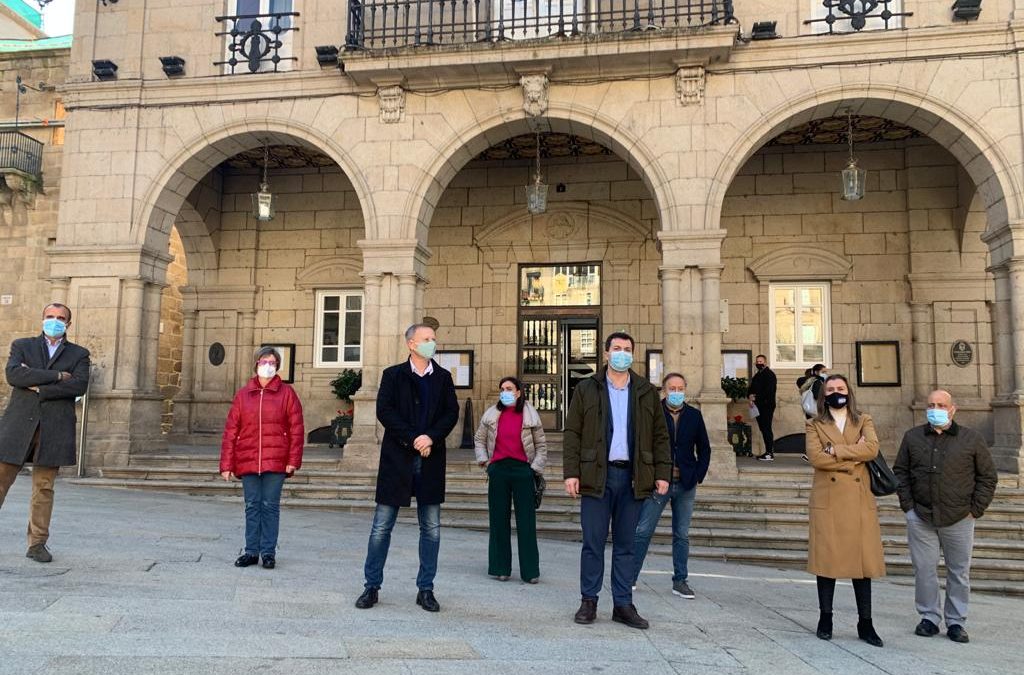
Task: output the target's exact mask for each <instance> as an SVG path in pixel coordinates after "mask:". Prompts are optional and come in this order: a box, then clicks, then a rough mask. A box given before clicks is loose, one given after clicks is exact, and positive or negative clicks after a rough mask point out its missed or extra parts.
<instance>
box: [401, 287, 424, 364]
mask: <svg viewBox="0 0 1024 675" xmlns="http://www.w3.org/2000/svg"><path fill="white" fill-rule="evenodd" d="M396 277H397V279H398V329H399V331H400V332H401V333H402V334H401V335H399V336H398V338H397V340H398V343H397V351H396V352H395V356H396V358H401V357H402V355H403V354H402V352H403V351H404V349H405V335H404V331H405V329H406V328H408V327H409V326H411V325H412V324H414V323H416V321H417V318H418V317H417V316H416V287H417V286H418V282H419V279H418V278H417V276H416V275H415V274H398V275H396Z"/></svg>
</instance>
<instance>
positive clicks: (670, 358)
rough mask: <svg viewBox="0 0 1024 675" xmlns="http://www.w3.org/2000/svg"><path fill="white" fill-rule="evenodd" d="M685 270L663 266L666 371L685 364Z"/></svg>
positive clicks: (662, 293) (663, 327)
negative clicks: (683, 323) (683, 299)
mask: <svg viewBox="0 0 1024 675" xmlns="http://www.w3.org/2000/svg"><path fill="white" fill-rule="evenodd" d="M682 279H683V270H682V269H679V268H674V267H662V268H661V317H662V323H663V326H662V329H661V332H662V355H661V357H662V362H663V363H664V366H665V372H670V371H673V370H680V369H681V368H682V366H683V336H682V333H681V330H682V322H681V321H680V311H681V309H680V308H681V305H682V303H681V301H680V300H681V298H680V287H681V285H682Z"/></svg>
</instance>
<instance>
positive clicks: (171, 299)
mask: <svg viewBox="0 0 1024 675" xmlns="http://www.w3.org/2000/svg"><path fill="white" fill-rule="evenodd" d="M170 254H171V255H172V256H174V261H173V262H172V263H171V264H169V265H168V266H167V287H166V288H164V290H163V292H162V293H161V294H160V343H159V350H160V355H159V357H158V365H157V368H158V370H157V375H156V383H157V386H158V387H160V393H161V394H162V395H163V397H164V416H163V422H162V423H161V428H162V429H163V432H164V433H167V432H169V431H170V430H171V425H172V422H173V420H174V397H175V396H177V395H178V391H179V390H180V388H181V349H182V338H183V332H182V331H183V328H184V326H183V323H184V315H183V314H182V298H181V287H182V286H184V285H185V284H187V283H188V266H187V263H186V260H185V249H184V246H183V244H182V242H181V237H180V236H179V235H178V230H177V229H175V230H172V231H171V244H170Z"/></svg>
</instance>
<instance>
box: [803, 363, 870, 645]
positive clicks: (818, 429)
mask: <svg viewBox="0 0 1024 675" xmlns="http://www.w3.org/2000/svg"><path fill="white" fill-rule="evenodd" d="M806 431H807V447H806V449H807V459H808V460H809V461H810V463H811V465H812V466H813V467H814V482H813V484H812V486H811V496H810V509H809V511H810V514H809V521H810V533H809V550H808V552H807V571H808V572H810V573H811V574H814V575H816V576H817V581H818V606H819V609H820V610H821V616H820V618H819V621H818V629H817V635H818V637H819V638H821V639H823V640H830V639H832V596H833V595H834V593H835V586H836V579H851V580H852V581H853V589H854V594H855V595H856V598H857V614H858V619H859V620H858V622H857V634H858V636H859V637H860V638H861V639H862V640H864V641H865V642H867V643H868V644H871V645H874V646H876V647H881V646H882V640H881V638H879V637H878V634H877V633H876V632H875V629H874V626H873V625H872V623H871V579H873V578H877V577H881V576H884V575H885V558H884V556H883V553H882V532H881V529H880V528H879V526H878V506H877V504H876V503H875V496H874V495H873V494H871V481H870V478H869V476H868V471H867V468H866V467H865V466H864V463H865V462H867V461H870V460H871V459H874V457H875V456H876V455H877V454H878V435H877V434H876V433H875V425H874V423H873V422H872V421H871V417H870V416H868V415H867V414H865V413H862V412H860V411H859V410H857V402H856V399H855V398H854V395H853V390H852V389H851V388H850V384H849V382H847V380H846V378H845V377H843V376H842V375H830V376H829V377H828V379H826V380H825V383H824V386H822V388H821V391H820V392H819V396H818V415H817V416H816V417H814V418H813V419H810V420H808V421H807V429H806Z"/></svg>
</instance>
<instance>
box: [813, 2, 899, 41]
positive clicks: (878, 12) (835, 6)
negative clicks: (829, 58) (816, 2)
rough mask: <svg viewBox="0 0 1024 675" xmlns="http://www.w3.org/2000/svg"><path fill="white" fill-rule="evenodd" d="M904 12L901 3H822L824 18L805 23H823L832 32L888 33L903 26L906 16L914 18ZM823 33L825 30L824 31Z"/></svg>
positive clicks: (820, 17)
mask: <svg viewBox="0 0 1024 675" xmlns="http://www.w3.org/2000/svg"><path fill="white" fill-rule="evenodd" d="M902 9H903V2H902V1H901V0H858V1H856V2H855V1H854V0H821V8H820V9H819V12H820V11H822V10H823V11H824V16H819V18H815V19H808V20H807V21H804V23H805V24H824V25H825V26H826V27H827V32H829V33H846V32H851V31H860V30H864V29H865V28H879V29H882V30H888V29H889V28H896V27H898V26H901V25H902V24H901V21H902V20H903V17H905V16H913V15H914V13H913V12H904V11H901V10H902ZM815 32H819V31H818V30H816V31H815ZM820 32H826V31H825V29H821V30H820Z"/></svg>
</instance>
